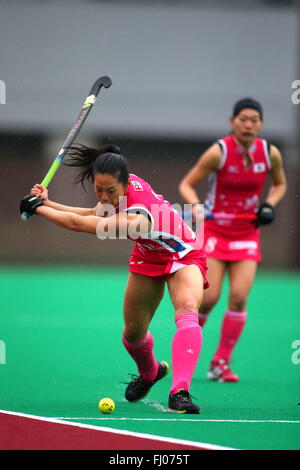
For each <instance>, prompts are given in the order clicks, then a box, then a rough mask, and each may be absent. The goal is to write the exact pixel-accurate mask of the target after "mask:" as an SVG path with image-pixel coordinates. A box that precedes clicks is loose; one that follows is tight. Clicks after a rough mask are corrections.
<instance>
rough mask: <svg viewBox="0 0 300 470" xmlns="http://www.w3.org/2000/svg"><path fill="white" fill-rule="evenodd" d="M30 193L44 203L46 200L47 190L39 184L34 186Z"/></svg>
mask: <svg viewBox="0 0 300 470" xmlns="http://www.w3.org/2000/svg"><path fill="white" fill-rule="evenodd" d="M31 193H32V194H35V195H36V196H37V197H39V198H40V199H42V200H43V201H44V202H45V201H47V200H48V189H47V188H45V186H42V185H41V184H35V185H34V186H33V188H31Z"/></svg>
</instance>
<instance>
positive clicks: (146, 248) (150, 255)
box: [119, 174, 208, 287]
mask: <svg viewBox="0 0 300 470" xmlns="http://www.w3.org/2000/svg"><path fill="white" fill-rule="evenodd" d="M119 211H120V212H124V211H125V212H128V213H142V214H144V215H145V216H146V217H148V219H149V220H150V222H151V224H152V230H151V233H150V234H148V235H147V236H145V237H140V238H138V239H136V240H135V245H134V249H133V252H132V255H131V258H130V268H129V269H130V271H131V272H135V273H139V274H143V275H146V276H150V277H156V278H161V279H166V276H168V275H169V274H172V273H173V272H175V271H177V270H178V269H181V267H184V266H185V265H188V264H195V265H197V266H198V267H199V268H200V270H201V272H202V274H203V277H204V281H205V287H207V286H208V283H207V281H206V279H205V272H206V269H207V268H206V255H205V252H204V250H202V249H201V248H202V245H203V240H201V237H197V236H196V234H195V233H194V232H193V231H192V229H191V228H190V227H189V226H188V225H187V224H186V223H185V222H184V221H183V219H182V217H181V216H180V214H179V213H178V212H177V211H176V210H174V209H173V207H172V206H171V204H170V203H169V202H168V201H166V200H165V199H164V198H163V196H162V195H159V194H156V193H155V191H154V190H153V188H152V187H151V186H150V184H149V183H147V182H146V181H144V180H143V179H142V178H139V177H138V176H136V175H134V174H130V184H129V186H128V188H127V190H126V192H125V198H124V199H122V201H121V203H120V205H119ZM128 238H130V239H133V238H131V237H130V236H129V237H128Z"/></svg>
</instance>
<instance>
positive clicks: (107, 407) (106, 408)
mask: <svg viewBox="0 0 300 470" xmlns="http://www.w3.org/2000/svg"><path fill="white" fill-rule="evenodd" d="M115 408H116V405H115V402H114V401H113V400H112V399H111V398H102V400H100V401H99V403H98V409H99V411H101V413H104V414H109V413H112V412H113V411H114V409H115Z"/></svg>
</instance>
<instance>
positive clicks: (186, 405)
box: [169, 390, 200, 415]
mask: <svg viewBox="0 0 300 470" xmlns="http://www.w3.org/2000/svg"><path fill="white" fill-rule="evenodd" d="M169 408H170V409H171V410H173V411H177V413H186V414H195V415H196V414H197V415H198V414H199V413H200V407H199V406H197V405H195V404H194V403H193V402H192V400H191V396H190V394H189V392H188V391H187V390H179V392H177V393H175V394H174V395H171V394H170V396H169Z"/></svg>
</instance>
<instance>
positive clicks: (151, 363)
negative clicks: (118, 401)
mask: <svg viewBox="0 0 300 470" xmlns="http://www.w3.org/2000/svg"><path fill="white" fill-rule="evenodd" d="M164 284H165V283H164V281H157V280H155V279H153V278H151V277H147V276H142V275H140V274H135V273H130V274H129V279H128V283H127V288H126V293H125V299H124V323H125V326H124V332H123V344H124V346H125V348H126V350H127V351H128V353H129V354H130V355H131V357H132V358H133V359H134V361H135V363H136V365H137V368H138V371H139V376H138V377H135V378H134V379H133V380H132V381H131V382H130V383H129V385H128V387H127V389H126V394H125V396H126V398H127V400H128V401H137V400H140V399H141V398H143V397H144V396H145V395H146V394H147V393H148V391H149V390H150V388H151V386H152V385H153V384H154V383H155V382H156V381H157V380H159V379H161V378H163V377H164V376H165V375H166V374H167V373H168V370H169V367H168V365H167V364H166V363H164V362H161V363H159V362H157V360H156V358H155V355H154V340H153V337H152V335H151V333H150V331H149V330H148V328H149V325H150V322H151V319H152V317H153V315H154V313H155V311H156V309H157V307H158V305H159V303H160V301H161V299H162V297H163V293H164Z"/></svg>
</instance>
